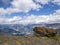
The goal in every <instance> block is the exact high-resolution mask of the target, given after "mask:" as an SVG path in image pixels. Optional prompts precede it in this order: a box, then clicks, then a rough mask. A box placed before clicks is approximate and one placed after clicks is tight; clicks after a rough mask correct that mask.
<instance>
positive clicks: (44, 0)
mask: <svg viewBox="0 0 60 45" xmlns="http://www.w3.org/2000/svg"><path fill="white" fill-rule="evenodd" d="M59 12H60V0H0V24H16V23H17V24H34V23H35V24H36V23H42V22H44V23H60V18H59V16H60V13H59Z"/></svg>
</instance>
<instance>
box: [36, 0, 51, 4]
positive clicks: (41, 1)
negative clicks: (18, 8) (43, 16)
mask: <svg viewBox="0 0 60 45" xmlns="http://www.w3.org/2000/svg"><path fill="white" fill-rule="evenodd" d="M35 1H36V2H39V3H41V4H48V2H50V1H51V0H35Z"/></svg>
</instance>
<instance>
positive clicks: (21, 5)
mask: <svg viewBox="0 0 60 45" xmlns="http://www.w3.org/2000/svg"><path fill="white" fill-rule="evenodd" d="M3 1H4V0H3ZM6 1H7V0H6ZM4 2H5V1H4ZM10 3H11V6H10V7H8V8H6V9H4V8H0V14H1V15H7V14H12V13H18V12H24V13H26V12H29V11H30V10H31V9H32V10H39V8H41V7H42V6H41V5H39V4H36V3H34V2H33V0H13V1H12V2H10Z"/></svg>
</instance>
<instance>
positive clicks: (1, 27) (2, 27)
mask: <svg viewBox="0 0 60 45" xmlns="http://www.w3.org/2000/svg"><path fill="white" fill-rule="evenodd" d="M36 26H39V27H46V28H54V29H56V30H57V32H58V33H59V34H60V23H54V24H28V25H22V24H0V34H6V35H15V36H26V35H33V34H34V32H33V28H34V27H36Z"/></svg>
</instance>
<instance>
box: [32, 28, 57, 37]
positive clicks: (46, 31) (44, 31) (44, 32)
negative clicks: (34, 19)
mask: <svg viewBox="0 0 60 45" xmlns="http://www.w3.org/2000/svg"><path fill="white" fill-rule="evenodd" d="M33 31H34V32H35V34H38V35H40V36H47V37H51V36H55V35H56V34H57V32H56V30H55V29H52V28H44V27H34V29H33Z"/></svg>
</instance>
